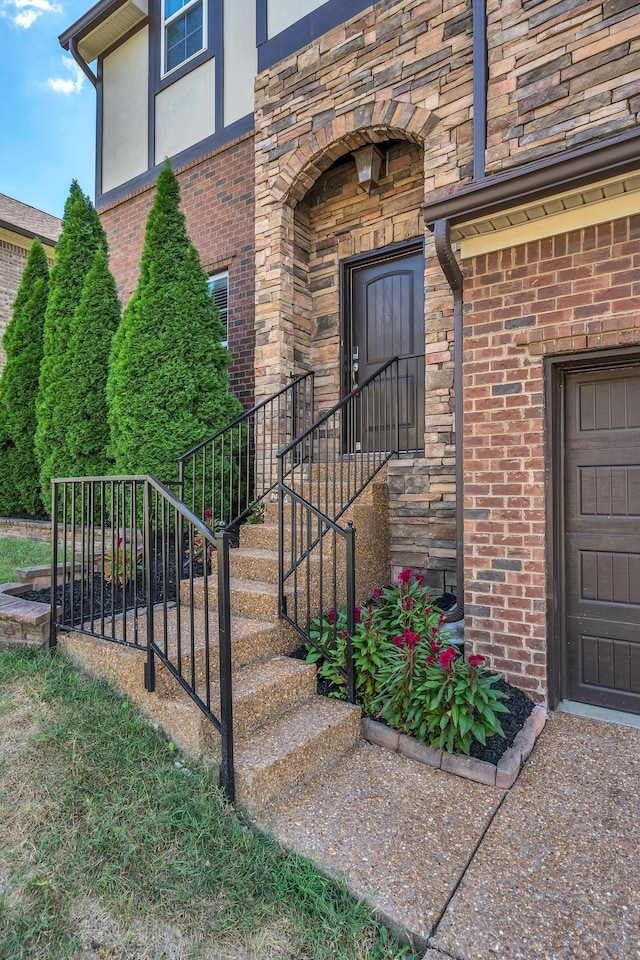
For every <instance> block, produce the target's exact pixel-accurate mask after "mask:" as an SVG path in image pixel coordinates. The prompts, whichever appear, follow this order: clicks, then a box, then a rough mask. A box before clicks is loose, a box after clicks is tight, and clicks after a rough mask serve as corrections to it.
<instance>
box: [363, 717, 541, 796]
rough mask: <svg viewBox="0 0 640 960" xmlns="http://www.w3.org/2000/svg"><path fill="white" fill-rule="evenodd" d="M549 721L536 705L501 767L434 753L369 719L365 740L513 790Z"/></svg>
mask: <svg viewBox="0 0 640 960" xmlns="http://www.w3.org/2000/svg"><path fill="white" fill-rule="evenodd" d="M546 721H547V711H546V709H545V707H543V706H540V705H538V706H535V707H534V708H533V710H532V711H531V713H530V714H529V716H528V717H527V719H526V720H525V722H524V724H523V727H522V729H521V730H520V731H519V733H518V734H517V735H516V738H515V740H514V741H513V746H511V747H508V748H507V749H506V750H505V752H504V753H503V755H502V757H501V758H500V760H499V761H498V764H497V765H495V764H493V763H487V761H486V760H476V759H475V757H467V756H465V754H462V753H447V752H446V751H445V750H434V748H433V747H429V746H428V745H427V744H425V743H419V742H418V741H417V740H416V739H415V738H414V737H409V736H407V735H406V734H404V733H399V732H398V731H397V730H393V729H392V728H391V727H387V726H386V725H385V724H384V723H379V722H378V721H377V720H371V719H370V718H369V717H363V718H362V737H363V739H364V740H368V741H369V743H375V744H377V745H378V746H379V747H384V748H386V749H387V750H392V751H394V752H395V753H401V754H402V755H403V756H405V757H408V758H409V759H410V760H417V761H418V762H419V763H426V764H427V765H428V766H430V767H435V769H436V770H444V771H445V772H446V773H453V774H455V775H456V776H458V777H464V778H465V779H467V780H475V782H476V783H484V784H486V785H487V786H489V787H498V788H499V789H500V790H510V789H511V787H512V786H513V784H514V783H515V782H516V780H517V778H518V774H519V773H520V770H521V769H522V766H523V764H524V762H525V760H527V759H528V757H529V755H530V754H531V751H532V750H533V745H534V744H535V742H536V740H537V738H538V737H539V735H540V733H541V732H542V730H543V728H544V725H545V723H546Z"/></svg>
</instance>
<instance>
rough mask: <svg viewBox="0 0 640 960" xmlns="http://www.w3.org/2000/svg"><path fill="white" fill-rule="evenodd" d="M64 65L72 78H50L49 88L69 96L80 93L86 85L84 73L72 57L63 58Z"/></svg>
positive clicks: (48, 81)
mask: <svg viewBox="0 0 640 960" xmlns="http://www.w3.org/2000/svg"><path fill="white" fill-rule="evenodd" d="M61 60H62V65H63V67H64V68H65V70H68V71H69V73H70V74H71V76H70V77H49V79H48V80H47V86H48V87H49V89H50V90H53V91H54V92H55V93H64V94H65V95H66V96H69V94H70V93H79V92H80V90H82V87H83V85H84V79H85V77H84V73H83V72H82V70H81V69H80V67H79V66H78V64H77V63H76V62H75V60H72V59H71V57H66V56H65V57H62V58H61Z"/></svg>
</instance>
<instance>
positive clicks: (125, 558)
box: [102, 537, 142, 587]
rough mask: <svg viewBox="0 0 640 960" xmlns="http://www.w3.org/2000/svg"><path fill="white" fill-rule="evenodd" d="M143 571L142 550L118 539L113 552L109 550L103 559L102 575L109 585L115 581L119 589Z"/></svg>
mask: <svg viewBox="0 0 640 960" xmlns="http://www.w3.org/2000/svg"><path fill="white" fill-rule="evenodd" d="M141 569H142V549H141V548H140V547H138V546H136V547H135V548H134V546H133V544H129V543H126V541H125V540H124V538H123V537H118V543H117V546H116V548H115V550H114V551H113V552H111V551H110V550H107V551H106V553H105V555H104V558H103V566H102V571H103V573H102V575H103V577H104V579H105V580H106V581H107V583H113V582H114V581H115V582H116V583H117V584H118V586H119V587H125V586H127V585H128V584H129V583H130V581H131V580H133V579H134V578H135V577H136V575H137V574H138V573H139V572H140V571H141Z"/></svg>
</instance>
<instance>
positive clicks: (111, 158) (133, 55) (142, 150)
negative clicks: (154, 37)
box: [102, 27, 149, 193]
mask: <svg viewBox="0 0 640 960" xmlns="http://www.w3.org/2000/svg"><path fill="white" fill-rule="evenodd" d="M148 84H149V29H148V27H143V28H142V29H141V30H139V31H138V33H136V34H134V35H133V36H132V37H130V39H129V40H127V41H126V42H125V43H123V44H122V46H120V47H118V48H117V49H116V50H114V52H113V53H111V54H109V56H108V57H105V59H104V62H103V65H102V91H103V93H102V98H103V99H102V192H103V193H106V192H107V191H108V190H112V189H113V188H114V187H117V186H119V185H120V184H121V183H126V181H127V180H131V179H132V178H133V177H136V176H138V175H139V174H141V173H144V172H145V170H146V169H147V166H148V163H147V160H148V156H147V141H148V122H149V121H148V95H149V94H148Z"/></svg>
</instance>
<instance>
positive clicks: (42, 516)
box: [7, 513, 51, 521]
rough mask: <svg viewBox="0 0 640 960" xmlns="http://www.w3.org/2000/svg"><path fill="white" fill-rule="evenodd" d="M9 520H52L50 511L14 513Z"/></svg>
mask: <svg viewBox="0 0 640 960" xmlns="http://www.w3.org/2000/svg"><path fill="white" fill-rule="evenodd" d="M7 519H8V520H47V521H48V520H51V514H50V513H12V514H11V516H10V517H7Z"/></svg>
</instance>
